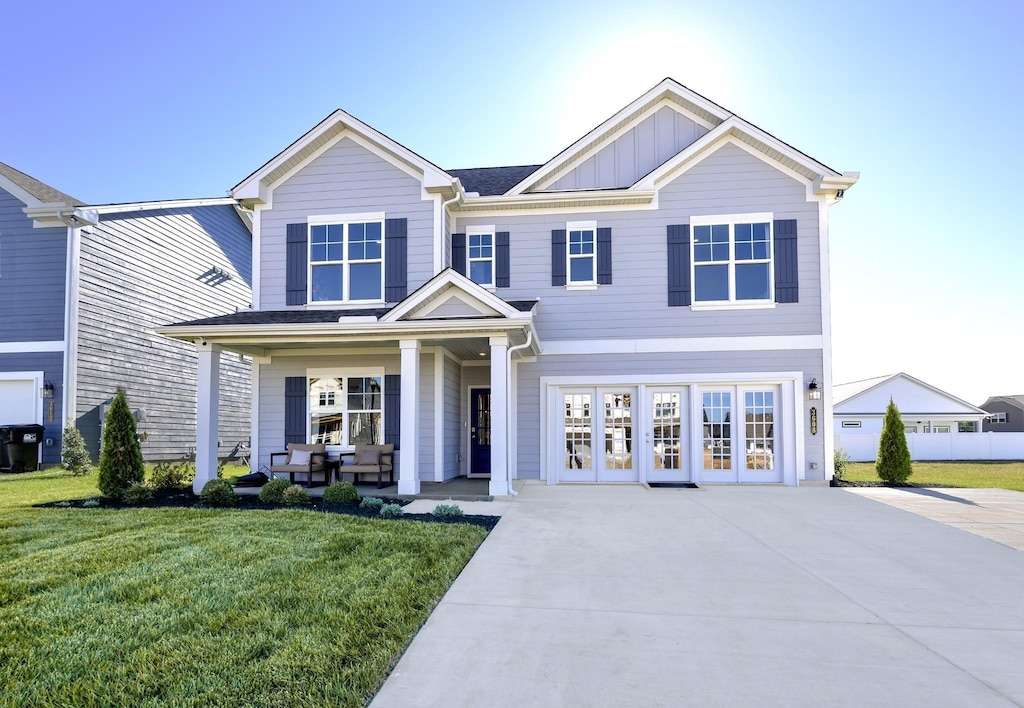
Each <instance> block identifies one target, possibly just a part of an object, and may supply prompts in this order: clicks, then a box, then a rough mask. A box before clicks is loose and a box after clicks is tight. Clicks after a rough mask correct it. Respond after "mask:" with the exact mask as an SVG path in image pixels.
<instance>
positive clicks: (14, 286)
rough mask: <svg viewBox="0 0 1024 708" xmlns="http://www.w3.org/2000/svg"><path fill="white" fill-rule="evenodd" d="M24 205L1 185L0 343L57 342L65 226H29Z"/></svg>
mask: <svg viewBox="0 0 1024 708" xmlns="http://www.w3.org/2000/svg"><path fill="white" fill-rule="evenodd" d="M24 208H25V204H23V203H22V202H21V201H19V200H18V199H16V198H15V197H14V196H13V195H11V194H9V193H8V192H6V191H5V190H2V189H0V308H2V310H3V314H2V315H0V342H45V341H62V340H63V339H64V291H65V286H64V281H65V272H66V268H67V235H68V230H67V228H66V227H63V226H61V227H52V228H45V229H36V228H33V227H32V221H31V220H30V219H29V218H28V217H27V216H25V212H24V211H22V210H23V209H24ZM29 357H30V358H34V355H29ZM57 380H58V381H60V380H61V377H59V376H58V377H57Z"/></svg>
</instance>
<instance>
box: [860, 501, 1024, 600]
mask: <svg viewBox="0 0 1024 708" xmlns="http://www.w3.org/2000/svg"><path fill="white" fill-rule="evenodd" d="M843 490H844V491H847V492H851V493H853V494H859V495H860V496H862V497H867V498H868V499H874V500H875V501H880V502H882V503H884V504H888V505H890V506H894V507H896V508H897V509H903V510H904V511H909V512H911V513H913V514H917V515H918V516H923V517H925V518H926V519H931V520H932V521H940V522H942V523H944V524H947V525H948V526H952V527H953V528H958V529H962V530H963V531H969V532H970V533H973V534H977V535H978V536H981V537H983V538H987V539H990V540H992V541H996V542H998V543H1002V544H1003V545H1005V546H1009V547H1010V548H1015V549H1017V550H1018V551H1024V493H1022V492H1014V491H1010V490H1008V489H949V488H946V487H935V488H932V487H927V488H921V487H905V488H899V489H897V488H892V487H843ZM1021 592H1022V593H1024V588H1022V589H1021Z"/></svg>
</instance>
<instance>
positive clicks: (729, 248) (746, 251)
mask: <svg viewBox="0 0 1024 708" xmlns="http://www.w3.org/2000/svg"><path fill="white" fill-rule="evenodd" d="M691 226H692V228H693V239H692V243H693V246H692V248H693V257H692V259H691V262H692V263H693V290H694V294H693V301H694V304H701V303H707V304H753V303H766V302H771V301H772V291H773V283H772V215H771V214H737V215H734V216H706V217H693V218H692V219H691Z"/></svg>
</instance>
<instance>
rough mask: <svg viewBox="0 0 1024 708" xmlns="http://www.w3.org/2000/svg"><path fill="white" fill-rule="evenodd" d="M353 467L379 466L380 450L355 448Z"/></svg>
mask: <svg viewBox="0 0 1024 708" xmlns="http://www.w3.org/2000/svg"><path fill="white" fill-rule="evenodd" d="M352 464H354V465H377V464H380V450H377V449H375V448H365V447H359V446H356V455H355V460H353V462H352Z"/></svg>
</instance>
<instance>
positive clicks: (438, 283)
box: [380, 268, 529, 322]
mask: <svg viewBox="0 0 1024 708" xmlns="http://www.w3.org/2000/svg"><path fill="white" fill-rule="evenodd" d="M449 289H452V290H454V291H455V292H456V293H458V292H461V293H464V294H465V295H466V296H467V297H468V298H469V300H468V301H472V300H476V301H478V302H480V303H481V304H482V305H484V306H486V307H489V308H491V309H492V310H494V311H495V312H496V313H497V314H499V315H501V316H502V317H508V318H522V317H523V316H524V315H526V316H527V317H529V315H528V313H523V312H519V311H518V310H517V309H515V308H514V307H512V306H511V305H509V304H508V303H507V302H505V301H504V300H502V299H501V298H500V297H498V296H497V295H494V294H493V293H491V292H490V291H488V290H487V289H485V288H482V287H480V286H479V285H477V284H476V283H474V282H473V281H472V280H470V279H469V278H467V277H465V276H464V275H459V274H458V273H456V272H455V271H454V270H453V269H451V268H446V269H445V270H443V271H441V272H440V273H438V274H437V275H435V276H434V277H433V278H431V279H430V280H428V281H427V282H426V283H424V284H423V285H422V286H421V287H419V288H418V289H417V290H416V291H415V292H414V293H412V294H411V295H409V297H407V298H406V299H405V300H403V301H402V302H400V303H399V304H397V305H395V307H393V308H392V309H391V311H390V312H388V313H387V314H386V315H384V316H383V317H381V318H380V321H381V322H398V321H400V320H402V319H404V318H406V317H407V316H408V315H410V314H412V313H413V312H415V311H416V310H417V309H418V308H419V307H420V306H421V305H423V304H424V303H426V302H427V301H429V300H430V299H431V298H432V297H434V296H435V295H437V294H438V293H440V292H441V291H443V290H449ZM453 294H454V293H453Z"/></svg>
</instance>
